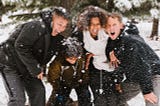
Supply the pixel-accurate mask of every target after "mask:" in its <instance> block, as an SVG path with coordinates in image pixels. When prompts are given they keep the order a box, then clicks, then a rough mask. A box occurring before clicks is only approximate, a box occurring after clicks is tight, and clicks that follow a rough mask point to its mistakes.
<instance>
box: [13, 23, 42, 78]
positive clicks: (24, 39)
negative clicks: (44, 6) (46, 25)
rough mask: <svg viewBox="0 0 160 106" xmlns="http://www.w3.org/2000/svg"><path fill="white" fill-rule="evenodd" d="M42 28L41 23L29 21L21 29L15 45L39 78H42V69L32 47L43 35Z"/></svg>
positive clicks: (27, 66)
mask: <svg viewBox="0 0 160 106" xmlns="http://www.w3.org/2000/svg"><path fill="white" fill-rule="evenodd" d="M41 29H42V26H41V25H40V23H38V24H37V23H31V22H30V23H27V24H26V25H25V26H24V27H23V29H22V30H21V32H20V35H19V36H18V38H17V39H16V41H15V45H14V46H15V49H16V52H17V54H18V56H19V58H20V59H21V61H22V62H23V64H24V65H25V66H26V68H27V70H28V71H29V73H30V74H31V75H32V76H34V77H38V78H41V75H42V69H41V67H40V64H39V63H38V61H37V60H36V59H35V57H34V56H33V54H32V49H33V48H32V47H33V45H34V43H35V42H36V40H37V39H38V38H39V37H40V36H41V35H40V33H42V32H41Z"/></svg>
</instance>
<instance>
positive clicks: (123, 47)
mask: <svg viewBox="0 0 160 106" xmlns="http://www.w3.org/2000/svg"><path fill="white" fill-rule="evenodd" d="M112 50H114V53H115V56H116V57H117V58H118V59H119V60H120V62H121V63H120V65H119V67H118V68H116V69H115V72H120V73H125V75H126V77H127V80H128V81H131V82H132V81H133V82H136V83H139V84H140V87H141V89H142V92H143V94H147V93H150V92H152V91H153V87H152V80H151V77H152V75H154V74H160V60H159V57H158V56H157V55H156V53H155V52H154V51H153V50H152V49H151V48H150V47H149V46H148V45H147V44H146V43H145V42H142V41H139V40H137V39H135V38H133V37H132V35H130V36H125V34H124V33H123V32H122V34H121V35H120V36H119V37H118V38H117V39H116V40H111V39H109V40H108V44H107V47H106V54H107V57H109V52H110V51H112Z"/></svg>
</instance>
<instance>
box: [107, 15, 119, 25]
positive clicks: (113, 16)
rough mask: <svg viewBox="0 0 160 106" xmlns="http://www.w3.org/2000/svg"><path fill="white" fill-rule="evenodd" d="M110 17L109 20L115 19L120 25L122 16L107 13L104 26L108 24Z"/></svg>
mask: <svg viewBox="0 0 160 106" xmlns="http://www.w3.org/2000/svg"><path fill="white" fill-rule="evenodd" d="M109 17H111V18H117V19H118V21H119V22H121V23H122V15H121V14H120V13H115V12H114V13H109V14H107V16H106V19H107V20H106V24H107V23H108V18H109Z"/></svg>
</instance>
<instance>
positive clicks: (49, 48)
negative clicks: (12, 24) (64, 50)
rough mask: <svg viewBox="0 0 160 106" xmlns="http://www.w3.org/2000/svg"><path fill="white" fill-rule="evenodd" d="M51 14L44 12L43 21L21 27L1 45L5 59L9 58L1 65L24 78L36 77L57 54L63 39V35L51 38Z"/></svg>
mask: <svg viewBox="0 0 160 106" xmlns="http://www.w3.org/2000/svg"><path fill="white" fill-rule="evenodd" d="M51 14H52V13H51V12H50V11H48V12H44V13H42V14H41V18H42V21H32V22H28V23H25V24H22V25H19V26H18V27H17V29H16V30H15V31H14V32H13V33H12V35H11V36H10V37H9V39H8V40H7V41H6V42H4V43H2V44H1V48H2V49H1V50H2V51H3V52H4V54H5V56H4V57H6V56H7V57H8V60H6V59H4V60H6V61H0V63H1V64H5V65H10V66H11V67H14V68H15V69H18V71H19V72H20V74H22V75H24V76H28V75H29V76H30V75H31V76H33V77H36V76H37V75H38V74H39V73H40V72H41V71H42V67H43V66H44V65H46V64H47V62H49V60H50V59H51V58H52V56H53V55H55V54H56V52H57V51H58V49H59V47H60V41H61V40H62V39H63V36H61V35H57V36H55V37H52V36H51V32H52V28H51V21H52V15H51ZM51 38H52V40H51ZM1 57H2V55H1ZM2 58H3V57H2ZM6 63H7V64H6Z"/></svg>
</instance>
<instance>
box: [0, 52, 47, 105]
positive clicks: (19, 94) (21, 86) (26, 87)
mask: <svg viewBox="0 0 160 106" xmlns="http://www.w3.org/2000/svg"><path fill="white" fill-rule="evenodd" d="M0 58H1V60H0V63H1V64H0V65H1V67H2V68H1V71H2V76H3V79H4V83H5V87H6V89H7V92H8V95H9V102H8V106H24V105H25V101H26V99H25V91H26V92H27V94H28V96H29V102H30V105H31V106H45V88H44V85H43V83H42V81H41V80H39V79H37V78H33V77H27V78H26V77H23V78H22V76H21V75H20V74H19V73H18V72H17V70H16V67H15V66H14V62H13V61H11V60H8V57H7V56H6V55H5V54H4V52H3V51H0Z"/></svg>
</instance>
